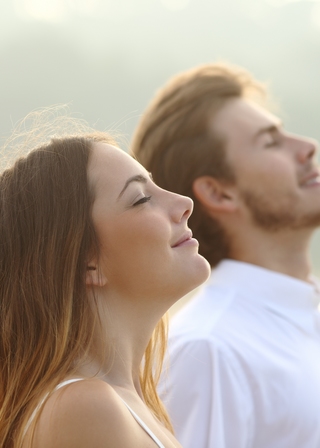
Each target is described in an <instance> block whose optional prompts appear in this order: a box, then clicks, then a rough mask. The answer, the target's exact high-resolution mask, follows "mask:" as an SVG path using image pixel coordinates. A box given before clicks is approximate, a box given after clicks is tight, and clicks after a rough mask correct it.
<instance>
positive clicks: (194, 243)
mask: <svg viewBox="0 0 320 448" xmlns="http://www.w3.org/2000/svg"><path fill="white" fill-rule="evenodd" d="M184 246H199V243H198V240H196V239H195V238H187V239H185V240H183V241H181V242H180V243H178V244H176V245H175V246H173V248H176V247H184Z"/></svg>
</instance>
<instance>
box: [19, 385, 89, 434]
mask: <svg viewBox="0 0 320 448" xmlns="http://www.w3.org/2000/svg"><path fill="white" fill-rule="evenodd" d="M81 380H84V378H72V379H70V380H66V381H62V383H59V384H58V385H57V386H56V387H55V388H54V389H53V392H54V391H55V390H58V389H60V388H61V387H63V386H67V385H68V384H71V383H75V382H76V381H81ZM48 396H49V393H47V394H45V396H44V397H43V398H42V400H41V401H40V403H39V404H38V405H37V407H36V408H35V410H34V411H33V412H32V414H31V417H30V418H29V420H28V422H27V424H26V426H25V428H24V431H23V437H24V436H25V435H26V433H27V431H28V429H29V428H30V425H31V423H32V422H33V420H34V419H35V418H36V415H37V413H38V412H39V411H40V409H41V406H42V405H43V404H44V402H45V401H46V399H47V398H48Z"/></svg>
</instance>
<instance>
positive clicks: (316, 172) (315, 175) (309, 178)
mask: <svg viewBox="0 0 320 448" xmlns="http://www.w3.org/2000/svg"><path fill="white" fill-rule="evenodd" d="M317 178H318V180H319V182H320V173H319V170H313V171H312V172H311V173H309V174H308V175H307V176H305V177H303V178H302V180H301V182H300V185H301V186H304V185H306V184H308V182H310V183H311V182H312V181H314V180H316V179H317Z"/></svg>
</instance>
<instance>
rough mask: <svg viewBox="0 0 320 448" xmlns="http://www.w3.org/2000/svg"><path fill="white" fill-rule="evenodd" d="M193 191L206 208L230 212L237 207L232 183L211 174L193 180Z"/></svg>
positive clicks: (219, 211)
mask: <svg viewBox="0 0 320 448" xmlns="http://www.w3.org/2000/svg"><path fill="white" fill-rule="evenodd" d="M192 189H193V193H194V195H195V197H196V198H197V199H198V201H199V202H200V203H201V204H202V205H203V206H204V207H205V208H206V210H208V211H211V212H218V213H230V212H233V211H235V210H236V209H237V201H236V194H235V189H234V186H232V184H230V183H229V184H227V183H224V182H222V181H219V180H217V179H215V178H214V177H211V176H201V177H198V178H197V179H195V180H194V181H193V185H192Z"/></svg>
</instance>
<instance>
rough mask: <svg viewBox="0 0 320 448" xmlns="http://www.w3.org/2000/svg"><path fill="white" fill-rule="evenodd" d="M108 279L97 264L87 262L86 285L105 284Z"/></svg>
mask: <svg viewBox="0 0 320 448" xmlns="http://www.w3.org/2000/svg"><path fill="white" fill-rule="evenodd" d="M107 282H108V280H107V278H106V276H105V275H104V274H103V273H102V272H101V269H99V267H98V265H97V264H95V263H89V264H88V265H87V271H86V285H87V286H100V287H101V286H105V285H106V284H107Z"/></svg>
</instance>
